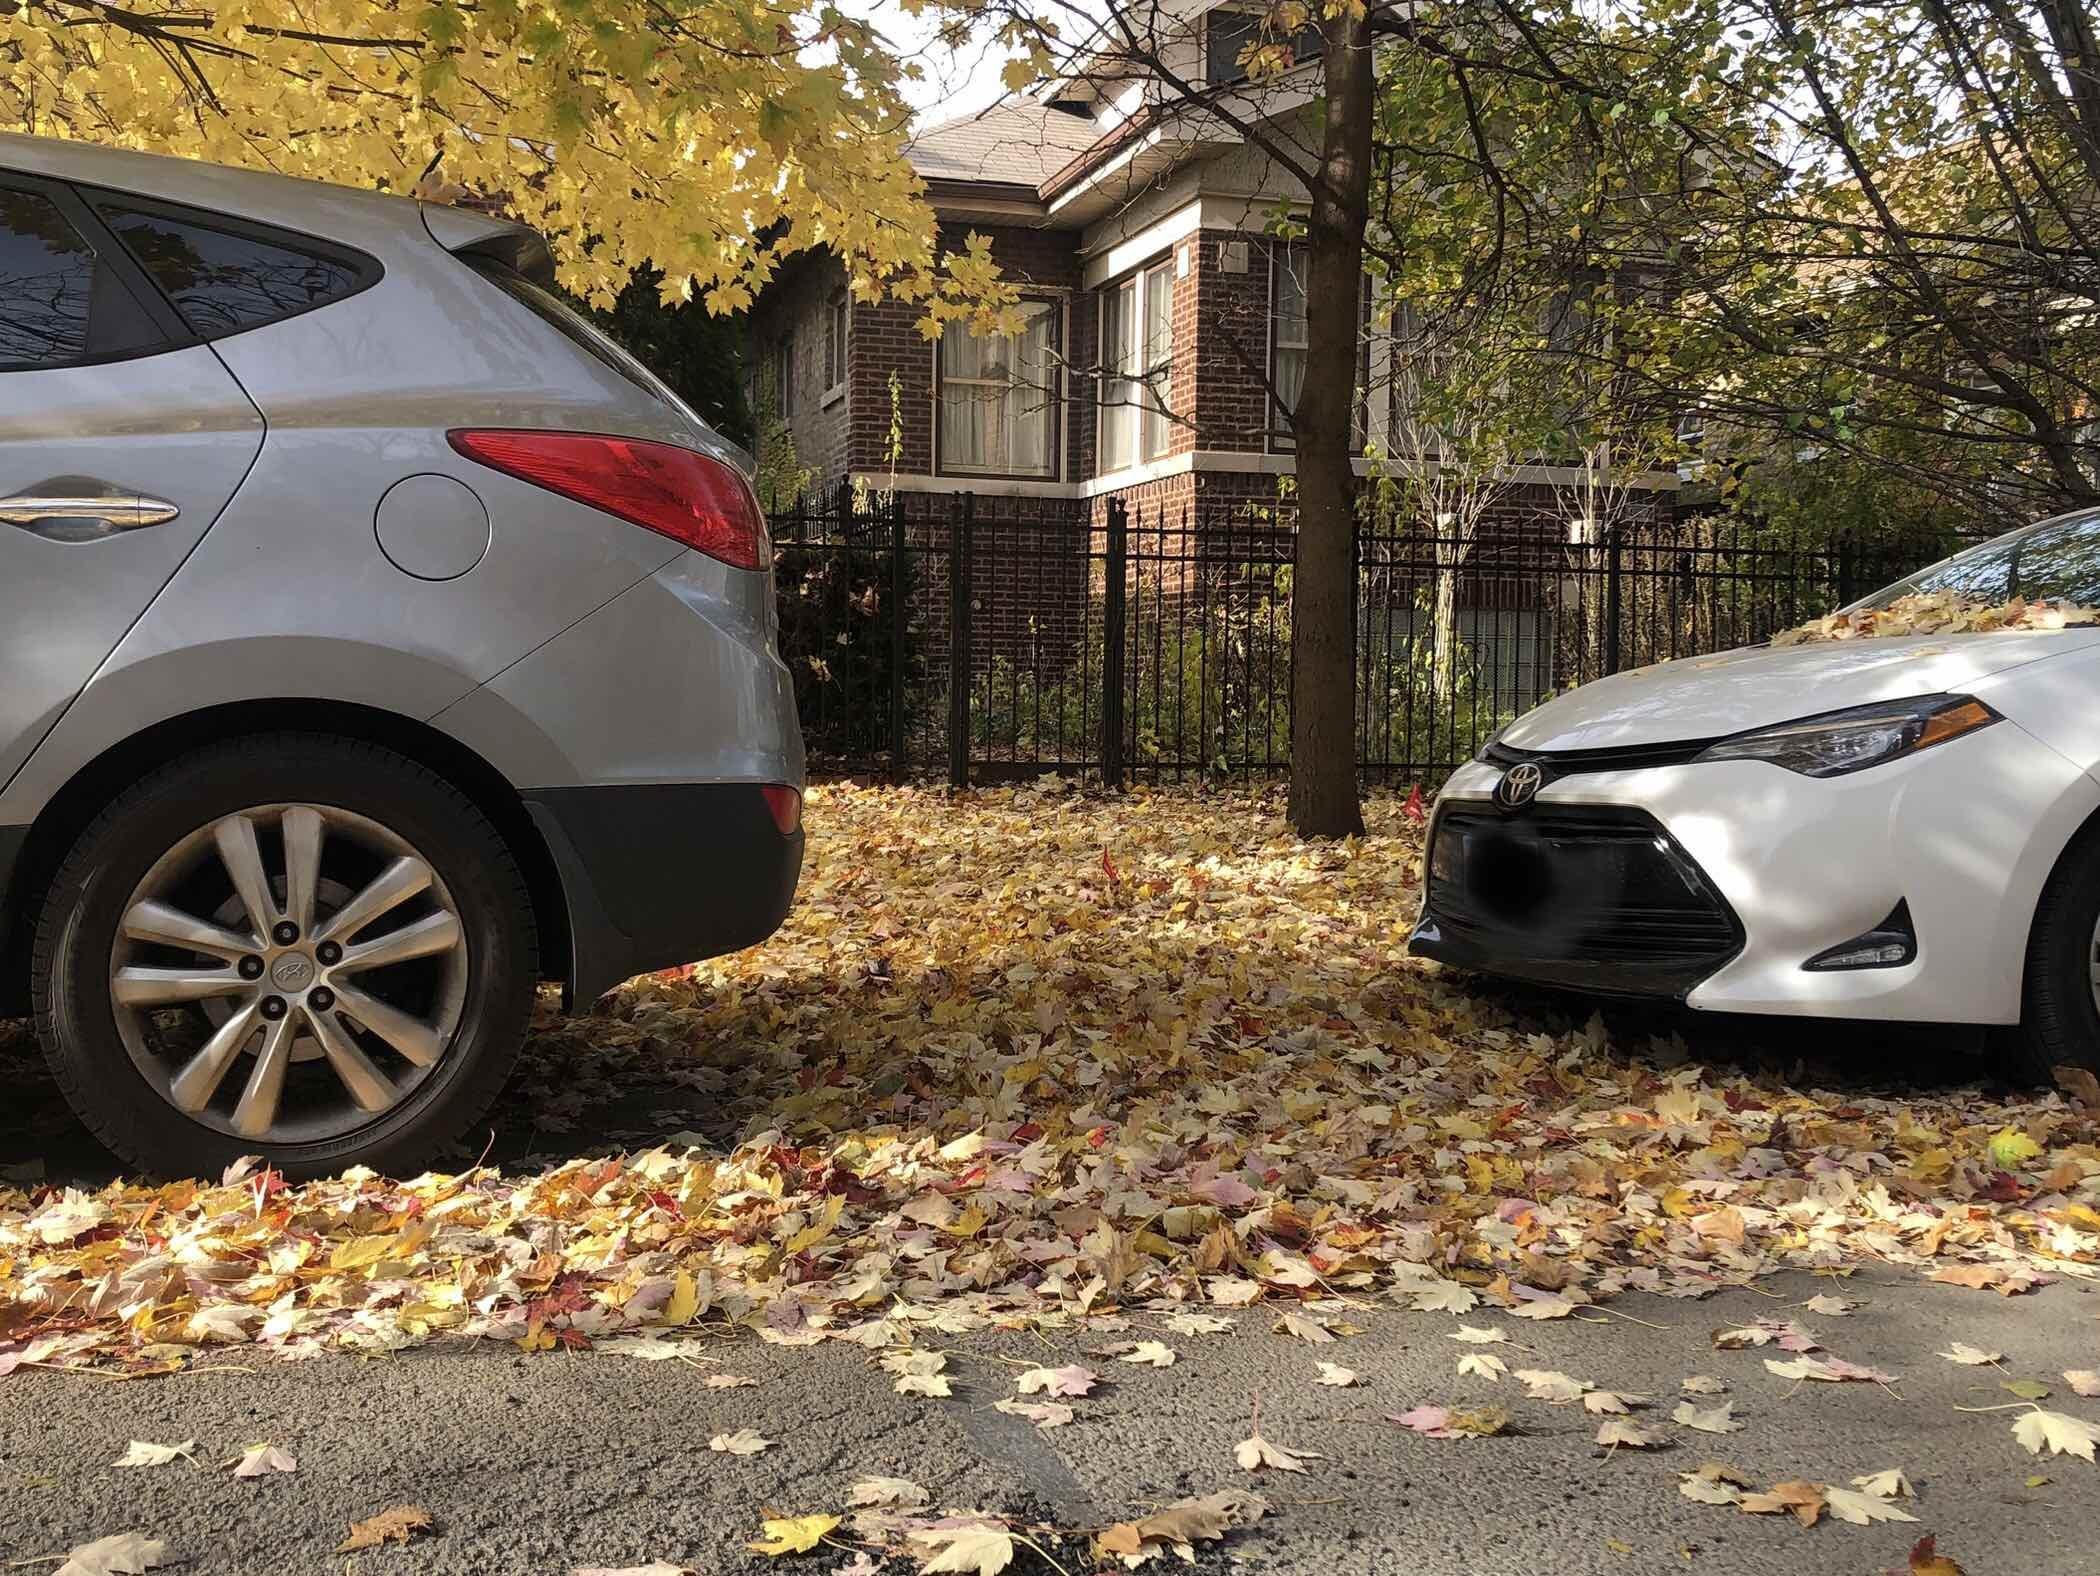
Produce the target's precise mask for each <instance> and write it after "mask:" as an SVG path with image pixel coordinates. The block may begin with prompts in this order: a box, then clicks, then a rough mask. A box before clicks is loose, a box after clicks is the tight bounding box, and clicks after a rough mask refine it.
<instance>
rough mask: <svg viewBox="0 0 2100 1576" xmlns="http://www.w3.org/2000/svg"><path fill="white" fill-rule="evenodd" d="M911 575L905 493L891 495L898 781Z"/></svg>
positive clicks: (895, 777) (896, 777) (894, 765)
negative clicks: (906, 559)
mask: <svg viewBox="0 0 2100 1576" xmlns="http://www.w3.org/2000/svg"><path fill="white" fill-rule="evenodd" d="M910 587H911V577H910V575H909V574H908V573H907V572H906V565H905V562H904V494H902V493H901V492H892V493H891V494H890V781H892V782H897V783H901V782H903V781H904V778H905V775H906V774H907V772H908V771H909V770H910V767H911V763H910V762H909V761H908V760H906V759H905V743H904V677H905V675H904V660H905V658H904V636H905V628H904V621H905V620H906V619H907V618H909V617H910V616H911V609H910V607H909V606H908V605H907V603H908V600H909V593H910Z"/></svg>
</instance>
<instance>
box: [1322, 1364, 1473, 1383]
mask: <svg viewBox="0 0 2100 1576" xmlns="http://www.w3.org/2000/svg"><path fill="white" fill-rule="evenodd" d="M1466 1362H1467V1359H1466V1358H1463V1357H1461V1358H1460V1359H1459V1360H1458V1364H1459V1370H1460V1372H1463V1371H1464V1370H1465V1365H1466ZM1319 1366H1320V1377H1319V1378H1317V1379H1315V1380H1314V1381H1313V1383H1314V1384H1324V1385H1332V1386H1334V1387H1335V1388H1336V1389H1337V1390H1346V1389H1347V1388H1348V1387H1349V1386H1350V1385H1353V1384H1356V1383H1358V1379H1357V1374H1356V1370H1355V1369H1354V1368H1344V1367H1342V1365H1341V1364H1339V1363H1321V1364H1320V1365H1319Z"/></svg>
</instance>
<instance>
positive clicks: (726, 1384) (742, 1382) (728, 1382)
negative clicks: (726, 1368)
mask: <svg viewBox="0 0 2100 1576" xmlns="http://www.w3.org/2000/svg"><path fill="white" fill-rule="evenodd" d="M757 1383H758V1381H757V1380H756V1379H747V1378H745V1377H744V1376H743V1375H742V1374H709V1375H708V1376H707V1388H708V1389H710V1390H748V1389H750V1388H752V1387H753V1386H755V1385H756V1384H757Z"/></svg>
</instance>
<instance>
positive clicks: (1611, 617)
mask: <svg viewBox="0 0 2100 1576" xmlns="http://www.w3.org/2000/svg"><path fill="white" fill-rule="evenodd" d="M1619 547H1620V541H1619V524H1618V522H1617V521H1613V522H1612V523H1611V524H1610V525H1608V526H1606V527H1605V528H1604V671H1605V672H1606V673H1607V674H1609V673H1616V672H1618V671H1619Z"/></svg>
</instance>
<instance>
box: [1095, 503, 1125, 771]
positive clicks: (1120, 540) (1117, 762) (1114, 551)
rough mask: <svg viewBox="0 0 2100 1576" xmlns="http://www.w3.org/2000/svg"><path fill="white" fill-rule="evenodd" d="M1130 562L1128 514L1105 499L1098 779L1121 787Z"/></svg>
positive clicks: (1123, 507) (1120, 504) (1122, 505)
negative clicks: (1127, 582)
mask: <svg viewBox="0 0 2100 1576" xmlns="http://www.w3.org/2000/svg"><path fill="white" fill-rule="evenodd" d="M1129 561H1130V514H1129V509H1128V506H1127V505H1126V504H1125V503H1124V502H1123V500H1122V499H1121V498H1111V499H1109V500H1108V567H1107V584H1106V586H1105V587H1104V588H1103V589H1104V590H1105V591H1106V593H1107V599H1106V600H1105V601H1104V602H1103V603H1102V606H1101V640H1102V648H1101V780H1102V782H1104V783H1106V784H1107V785H1108V786H1109V787H1110V788H1121V787H1122V786H1123V628H1124V619H1125V616H1126V614H1127V612H1128V607H1127V604H1126V601H1125V598H1126V596H1127V595H1128V589H1127V587H1126V586H1125V585H1124V578H1125V574H1126V571H1127V567H1128V564H1129Z"/></svg>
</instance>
